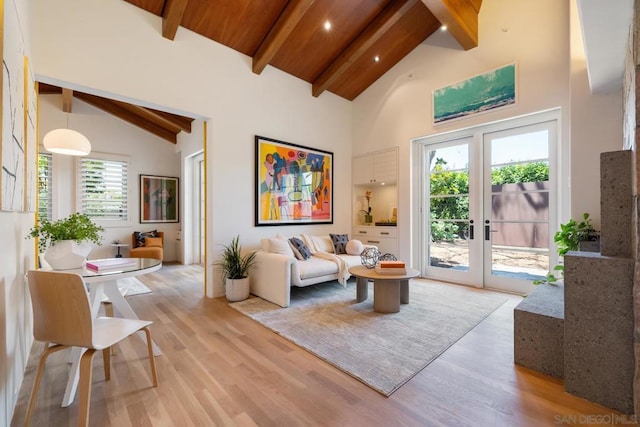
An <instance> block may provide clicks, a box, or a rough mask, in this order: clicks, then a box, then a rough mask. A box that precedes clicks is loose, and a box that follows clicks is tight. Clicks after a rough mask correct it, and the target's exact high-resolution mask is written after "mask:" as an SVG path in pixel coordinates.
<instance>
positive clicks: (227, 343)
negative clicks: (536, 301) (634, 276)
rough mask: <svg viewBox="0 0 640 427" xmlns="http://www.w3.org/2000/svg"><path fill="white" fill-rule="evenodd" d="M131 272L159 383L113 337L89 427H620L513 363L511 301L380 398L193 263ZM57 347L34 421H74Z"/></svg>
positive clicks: (20, 409)
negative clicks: (265, 322) (252, 311)
mask: <svg viewBox="0 0 640 427" xmlns="http://www.w3.org/2000/svg"><path fill="white" fill-rule="evenodd" d="M139 279H140V280H141V281H142V282H144V283H145V284H146V285H147V286H148V287H149V288H151V289H152V291H153V293H151V294H144V295H136V296H131V297H129V298H128V300H129V302H130V304H131V305H132V307H133V308H134V310H135V311H136V313H138V315H139V316H140V318H142V319H147V320H153V321H154V324H153V325H152V326H151V332H152V334H153V337H154V339H155V341H156V342H157V343H158V345H159V346H160V348H161V349H162V351H163V354H162V355H161V356H159V357H157V358H156V362H157V367H158V377H159V383H160V385H159V387H157V388H153V387H151V379H150V374H149V367H148V366H149V365H148V361H147V360H146V354H145V348H144V345H143V343H142V341H141V340H138V339H136V338H130V339H128V340H126V341H125V342H123V343H122V344H121V345H119V347H118V349H117V354H116V355H114V356H113V357H112V371H111V380H110V381H105V380H104V374H103V370H102V357H101V355H99V356H97V357H96V358H95V360H94V371H93V372H94V373H93V393H92V396H91V413H90V425H91V426H118V427H124V426H254V425H259V426H554V425H581V426H583V425H612V423H611V422H610V420H611V419H612V418H613V417H618V418H617V420H618V421H619V422H618V423H617V424H618V425H630V424H629V423H630V419H629V418H622V416H620V415H619V414H616V413H614V412H613V411H611V410H609V409H607V408H603V407H601V406H599V405H596V404H594V403H591V402H588V401H585V400H583V399H580V398H577V397H575V396H572V395H569V394H567V393H565V392H564V389H563V387H562V383H561V382H560V381H558V380H555V379H553V378H550V377H545V376H543V375H540V374H537V373H535V372H532V371H529V370H527V369H524V368H520V367H517V366H515V365H514V364H513V307H515V305H517V303H518V302H519V300H520V298H518V297H511V298H510V299H509V301H508V302H507V303H506V304H505V305H503V306H502V307H501V308H500V309H498V310H497V311H496V312H494V313H493V314H492V315H491V316H489V317H488V318H487V319H486V320H484V321H483V322H482V323H481V324H479V325H478V326H477V327H476V328H475V329H473V330H472V331H471V332H470V333H468V334H467V335H466V336H465V337H463V338H462V339H461V340H460V341H458V342H457V343H456V344H454V345H453V346H452V347H451V348H450V349H449V350H447V351H446V352H445V353H444V354H443V355H442V356H440V357H439V358H438V359H436V360H435V361H434V362H433V363H431V364H430V365H429V366H428V367H427V368H425V369H424V370H423V371H422V372H420V373H418V374H417V375H416V376H415V377H414V378H413V379H411V380H410V381H409V382H408V383H406V384H405V385H404V386H403V387H401V388H400V389H399V390H398V391H396V392H395V393H394V394H393V395H392V396H391V397H389V398H386V397H384V396H382V395H380V394H379V393H377V392H375V391H374V390H372V389H370V388H369V387H367V386H365V385H364V384H362V383H360V382H359V381H357V380H355V379H353V378H352V377H350V376H349V375H347V374H345V373H343V372H342V371H339V370H338V369H336V368H334V367H332V366H331V365H329V364H327V363H325V362H323V361H322V360H320V359H318V358H316V357H315V356H313V355H311V354H310V353H308V352H306V351H305V350H302V349H301V348H299V347H296V346H295V345H293V344H291V343H290V342H288V341H287V340H285V339H284V338H281V337H280V336H278V335H276V334H274V333H273V332H271V331H269V330H267V329H266V328H264V327H262V326H260V325H259V324H258V323H256V322H254V321H252V320H251V319H249V318H246V317H244V316H243V315H242V314H240V313H238V312H237V311H235V310H233V309H231V308H229V307H228V306H227V303H226V299H225V298H217V299H208V298H205V297H204V296H203V295H202V294H203V285H202V283H203V272H202V268H200V267H198V266H181V265H165V266H163V268H162V269H161V270H159V271H157V272H155V273H151V274H147V275H145V276H141V277H139ZM452 286H455V285H452ZM469 292H479V291H478V290H475V289H469ZM443 327H446V325H443ZM41 351H42V345H41V344H38V343H36V345H34V349H33V350H32V352H31V357H30V360H29V363H28V366H27V369H26V373H25V381H24V383H23V385H22V388H21V390H20V396H19V401H18V404H17V406H16V409H15V414H14V417H13V421H12V424H11V425H12V426H21V425H22V424H23V422H24V415H25V411H26V406H27V403H28V398H29V393H30V391H31V387H32V385H33V380H34V376H35V369H36V365H37V358H38V357H39V355H40V352H41ZM61 353H62V354H55V355H53V356H51V357H50V360H49V362H48V363H47V368H46V371H45V375H44V377H43V381H42V384H41V388H40V393H39V395H38V401H37V404H36V412H35V415H34V421H33V425H35V426H74V425H76V423H77V416H78V407H77V399H76V401H74V403H73V404H72V405H71V406H70V407H68V408H62V407H60V402H61V399H62V396H63V393H64V386H65V382H66V379H67V371H68V366H69V365H68V364H67V363H66V360H67V359H66V358H65V354H64V352H61ZM607 421H609V422H607ZM615 424H616V423H614V425H615Z"/></svg>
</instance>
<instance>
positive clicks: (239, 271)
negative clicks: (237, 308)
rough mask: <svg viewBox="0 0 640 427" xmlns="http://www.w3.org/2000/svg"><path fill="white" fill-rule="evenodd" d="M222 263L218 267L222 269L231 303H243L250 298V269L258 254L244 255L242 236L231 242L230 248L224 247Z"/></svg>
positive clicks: (253, 252)
mask: <svg viewBox="0 0 640 427" xmlns="http://www.w3.org/2000/svg"><path fill="white" fill-rule="evenodd" d="M222 246H223V248H224V249H223V251H222V253H221V259H220V261H218V262H216V265H217V266H218V267H220V269H221V271H222V276H223V277H224V279H225V293H226V295H227V299H228V300H229V301H242V300H245V299H247V298H248V297H249V291H250V286H249V269H250V268H251V266H252V265H253V264H254V263H255V261H256V260H255V258H256V252H255V251H252V252H248V253H246V254H244V255H243V254H242V247H241V246H240V236H236V237H234V238H233V239H232V240H231V244H229V245H228V246H226V245H222Z"/></svg>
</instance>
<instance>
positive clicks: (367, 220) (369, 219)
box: [364, 214, 373, 224]
mask: <svg viewBox="0 0 640 427" xmlns="http://www.w3.org/2000/svg"><path fill="white" fill-rule="evenodd" d="M372 222H373V215H369V214H366V215H365V216H364V223H365V224H371V223H372Z"/></svg>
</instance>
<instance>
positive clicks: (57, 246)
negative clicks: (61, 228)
mask: <svg viewBox="0 0 640 427" xmlns="http://www.w3.org/2000/svg"><path fill="white" fill-rule="evenodd" d="M92 249H93V245H92V244H91V243H89V242H82V243H76V242H75V241H74V240H59V241H57V242H56V243H54V244H53V246H49V248H48V249H47V250H46V251H45V253H44V259H45V261H47V263H49V265H50V266H51V268H53V269H54V270H71V269H74V268H80V267H82V264H83V263H84V261H85V260H86V259H87V257H88V256H89V253H91V250H92Z"/></svg>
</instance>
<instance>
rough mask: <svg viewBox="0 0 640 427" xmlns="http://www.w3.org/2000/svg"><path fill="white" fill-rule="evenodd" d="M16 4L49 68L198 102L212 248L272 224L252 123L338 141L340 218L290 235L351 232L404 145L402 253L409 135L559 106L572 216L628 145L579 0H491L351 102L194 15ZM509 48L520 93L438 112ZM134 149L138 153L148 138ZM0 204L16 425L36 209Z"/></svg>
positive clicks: (127, 92) (180, 104) (269, 131)
mask: <svg viewBox="0 0 640 427" xmlns="http://www.w3.org/2000/svg"><path fill="white" fill-rule="evenodd" d="M27 3H29V4H27ZM532 3H535V4H532ZM16 5H17V9H18V15H19V16H20V22H21V25H22V29H23V30H22V31H23V33H22V37H23V39H24V42H25V54H26V55H27V56H30V58H31V63H32V66H33V69H34V72H35V75H36V77H37V79H38V80H41V81H43V82H47V83H51V84H59V85H61V86H68V87H71V88H74V89H77V90H82V89H87V90H91V91H95V92H99V93H101V94H105V95H107V94H108V95H109V96H112V97H114V98H120V99H122V100H129V101H135V102H138V103H142V104H145V105H148V106H152V107H153V106H155V107H158V108H162V109H166V110H169V111H173V112H178V113H182V114H185V115H187V114H189V115H192V116H193V117H196V118H198V120H200V121H201V122H206V123H207V126H206V127H201V128H198V129H201V130H196V132H194V134H193V135H192V136H191V137H190V138H193V140H197V141H195V142H194V141H193V140H192V141H188V143H189V144H193V145H198V144H199V145H200V147H202V144H203V141H204V140H206V149H207V154H206V155H207V170H208V176H207V181H208V182H207V184H208V191H209V194H208V196H209V205H208V207H207V211H208V217H207V229H208V234H207V253H208V254H217V253H218V250H219V245H220V244H226V243H228V242H229V241H230V240H231V239H232V238H233V237H234V236H235V235H237V234H240V236H241V238H242V243H243V245H244V246H246V247H247V248H256V247H258V246H259V241H260V239H261V238H263V237H271V236H272V235H273V234H275V230H274V229H273V228H270V227H254V207H253V203H254V198H253V197H254V183H253V179H252V177H253V176H254V140H253V137H254V135H256V134H257V135H264V136H267V137H271V138H276V139H280V140H283V141H287V142H291V143H297V144H301V145H305V146H311V147H317V148H321V149H323V150H327V151H331V152H333V155H334V159H335V172H334V181H335V182H336V183H346V185H344V186H340V185H337V186H336V188H335V193H334V223H333V225H331V226H327V225H316V226H304V227H295V226H292V227H287V228H286V230H287V233H288V234H294V233H300V232H308V233H314V232H318V233H321V232H328V231H329V230H337V231H342V232H349V230H350V229H351V226H352V224H351V218H352V214H351V207H352V204H351V200H352V198H351V190H350V187H351V186H350V182H351V159H352V157H353V156H354V155H358V154H363V153H368V152H373V151H378V150H382V149H386V148H390V147H398V148H399V164H400V165H401V167H400V175H399V183H398V188H399V189H401V190H400V192H399V195H398V205H399V206H400V207H405V208H404V209H403V208H400V209H399V218H398V224H399V226H398V233H399V241H402V242H405V243H403V244H402V245H401V246H400V250H399V254H398V256H399V258H401V259H411V258H412V256H413V253H414V248H413V243H414V236H413V230H412V228H411V226H410V224H411V223H412V218H413V216H414V215H415V209H416V208H415V205H416V201H415V200H414V196H413V195H412V193H411V192H410V191H409V189H410V188H412V185H414V184H413V175H412V168H411V165H412V154H411V145H410V141H411V140H412V139H414V138H417V137H421V136H425V135H432V134H435V133H444V132H447V131H452V130H456V129H459V128H460V127H468V126H474V125H478V124H481V123H487V122H494V121H499V120H503V119H506V118H510V117H516V116H523V115H527V114H531V113H534V112H539V111H544V110H548V109H553V108H560V109H561V117H562V119H561V128H560V131H559V134H560V137H561V139H562V141H563V144H562V148H561V150H562V153H561V157H562V159H563V160H562V161H563V162H564V163H563V165H564V168H563V169H561V170H562V173H563V175H562V183H561V192H560V194H561V206H560V212H561V215H560V219H561V220H564V219H567V218H569V217H570V216H571V214H580V213H582V212H591V213H592V215H593V217H594V219H595V220H596V221H598V220H599V218H598V215H597V212H598V211H599V194H598V191H597V190H594V189H597V188H599V186H598V176H597V174H595V173H593V171H594V170H597V169H598V156H599V153H600V152H603V151H613V150H618V149H621V148H622V101H621V100H622V94H621V88H620V89H619V90H615V91H613V92H608V93H603V94H595V95H594V94H591V93H590V90H589V82H588V76H587V73H586V62H585V59H584V55H583V54H582V55H581V54H580V50H581V42H580V40H579V38H580V37H579V34H580V24H579V22H578V16H577V15H578V14H577V10H576V4H575V2H571V4H570V5H568V4H564V3H563V2H557V1H555V0H545V1H542V2H528V1H525V0H520V1H516V2H512V1H511V2H504V1H498V0H493V1H491V0H485V1H484V2H483V4H482V9H481V13H480V15H479V18H480V24H479V27H480V40H481V42H480V45H479V47H478V48H476V49H472V50H470V51H463V50H462V49H461V48H460V47H459V46H456V44H455V42H454V41H453V40H452V38H451V36H450V35H447V34H446V33H437V34H434V35H433V36H432V37H431V38H429V39H428V40H427V41H425V42H424V43H422V44H421V45H420V46H419V47H418V48H416V49H415V50H414V51H413V52H412V53H411V54H409V55H408V56H407V57H406V58H405V59H404V60H403V61H402V62H401V63H400V64H398V65H397V66H396V67H394V68H393V69H391V70H390V71H389V72H388V73H387V74H385V75H384V76H383V77H382V78H380V79H379V81H378V82H376V83H375V84H374V85H373V86H371V87H370V88H369V89H368V90H367V91H365V92H364V93H362V94H361V95H360V96H359V97H358V98H357V99H356V100H354V101H353V102H349V101H346V100H345V99H342V98H340V97H338V96H335V95H333V94H331V93H324V94H322V95H321V96H319V97H317V98H315V97H312V96H311V90H310V86H309V84H308V83H306V82H304V81H302V80H298V79H295V78H293V77H291V76H289V75H286V74H285V73H283V72H281V71H280V70H278V69H275V68H273V67H267V68H266V69H265V70H264V71H263V73H262V74H260V75H256V74H253V73H252V72H251V64H250V58H248V57H246V56H244V55H242V54H240V53H238V52H235V51H232V50H231V49H228V48H226V47H224V46H221V45H219V44H217V43H212V42H211V41H210V40H207V39H204V38H202V37H200V36H198V35H196V34H194V33H192V32H189V31H187V30H184V29H180V30H179V32H178V35H177V37H176V40H175V41H173V42H170V41H168V40H166V39H163V38H161V37H159V35H158V32H159V31H160V30H159V29H160V27H161V20H160V19H158V18H157V17H155V16H153V15H151V14H149V13H147V12H144V11H143V10H141V9H138V8H136V7H133V6H132V5H130V4H128V3H126V2H117V1H111V2H99V3H94V2H92V4H87V5H85V4H83V5H79V4H78V2H74V1H72V0H60V1H53V2H52V1H45V0H38V1H34V2H26V1H17V2H16ZM5 7H6V6H5ZM513 61H517V63H518V67H519V75H518V88H519V94H518V96H519V100H518V103H517V105H516V106H514V107H511V108H509V109H504V110H501V111H496V112H494V113H488V114H485V115H483V116H478V117H475V118H470V119H467V120H465V121H461V122H457V123H451V124H448V125H442V126H439V127H437V128H435V127H434V126H433V124H432V123H431V119H430V114H431V113H430V108H431V106H430V103H431V91H432V90H433V89H435V88H438V87H441V86H444V85H447V84H451V83H454V82H456V81H460V80H462V79H464V78H467V77H469V76H471V75H475V74H478V73H481V72H484V71H486V70H489V69H493V68H495V67H497V66H500V65H503V64H506V63H511V62H513ZM433 64H443V66H441V67H435V66H434V65H433ZM158 87H162V90H158ZM42 102H43V101H41V103H42ZM41 108H42V110H43V112H42V117H43V120H45V119H44V117H45V115H44V111H46V110H47V109H48V110H49V111H50V112H52V110H55V109H54V108H50V106H44V105H42V104H41ZM78 108H79V112H80V113H72V114H71V116H70V126H73V125H74V120H75V117H74V114H82V115H83V116H84V114H87V115H93V114H95V113H96V111H97V110H94V109H92V108H91V107H86V106H83V105H82V103H79V107H78ZM83 112H84V113H83ZM56 114H57V115H58V116H57V118H55V119H54V120H53V121H54V123H55V125H60V124H63V123H61V121H63V122H64V120H66V117H65V116H64V114H63V113H62V112H60V111H59V110H58V112H57V113H56ZM52 125H53V124H52ZM41 126H43V125H41ZM129 128H130V129H131V127H129ZM42 130H43V129H42ZM103 132H104V130H103ZM109 132H111V129H109ZM130 132H131V133H132V135H130V136H127V137H126V138H127V141H129V142H131V141H134V140H138V139H142V138H144V136H143V135H142V132H140V133H139V132H138V131H135V130H131V131H130ZM41 135H42V131H41ZM88 136H89V137H90V139H92V138H95V140H96V141H102V143H104V147H108V144H116V143H117V144H123V145H124V144H125V143H126V142H125V141H123V139H122V138H120V142H116V141H115V140H117V139H118V138H117V136H118V135H117V134H115V135H111V134H109V135H108V137H107V138H102V137H101V136H100V135H96V136H91V135H88ZM114 137H115V138H114ZM568 141H571V143H569V142H568ZM148 143H150V144H152V143H157V145H158V146H161V145H162V143H161V142H159V141H148ZM181 143H182V141H181V142H179V144H178V146H179V147H180V146H181V145H180V144H181ZM167 145H168V144H167ZM162 150H163V151H162V153H157V154H158V155H159V156H160V157H162V158H165V157H166V156H171V157H174V158H175V159H176V161H175V162H171V165H169V164H167V165H163V166H162V168H161V169H158V170H157V171H156V170H154V171H151V170H149V169H146V168H140V171H139V172H140V173H153V174H159V175H168V176H180V174H181V173H182V172H181V166H180V162H181V161H183V159H184V157H185V152H186V151H187V150H183V151H181V153H180V154H177V153H176V152H175V150H174V147H169V148H168V149H166V148H162ZM164 150H166V152H165V151H164ZM101 151H102V150H101ZM193 152H195V150H194V151H192V152H191V153H193ZM191 153H189V154H191ZM131 155H132V161H133V162H138V156H139V155H140V153H131ZM569 159H570V160H569ZM143 169H144V170H143ZM136 184H137V183H136ZM136 184H134V185H136ZM0 218H1V221H0V222H1V225H0V235H1V236H2V241H3V242H5V244H6V245H7V246H9V247H11V248H14V249H13V250H12V251H11V252H10V254H9V256H7V257H3V260H2V262H1V264H0V269H1V271H2V272H3V277H4V280H3V283H2V286H3V288H4V292H3V293H2V295H3V297H4V298H3V300H2V306H3V310H2V311H3V313H4V317H3V326H4V330H5V331H6V334H5V337H6V338H5V339H6V341H4V342H3V346H4V351H3V352H2V356H1V357H2V362H3V363H2V365H3V366H4V368H3V372H2V373H3V378H4V381H3V386H2V390H1V393H0V394H1V395H2V399H1V400H2V403H1V405H2V409H3V410H4V411H2V412H3V413H4V414H5V417H4V419H3V421H6V423H7V424H9V422H10V419H11V414H12V412H13V406H14V404H15V401H16V398H17V391H18V389H19V387H20V384H21V382H22V377H23V369H24V366H26V361H27V358H28V354H29V349H30V347H31V346H30V342H31V323H30V319H29V315H28V313H30V308H28V296H27V295H25V293H24V287H23V284H24V282H23V280H22V277H23V275H24V272H25V271H26V270H28V269H29V268H31V267H32V266H33V265H35V261H34V253H33V252H34V251H33V247H32V243H31V242H30V241H25V240H24V236H25V235H26V234H27V230H28V229H29V228H30V227H31V226H32V225H33V215H32V214H19V213H16V212H2V213H0ZM134 218H135V215H134ZM134 228H139V227H138V226H134ZM173 231H175V229H174V230H173ZM105 250H107V251H111V250H112V248H110V247H107V248H106V249H105ZM213 261H214V259H213V257H209V258H208V259H207V265H206V277H207V283H206V289H207V296H208V297H219V296H223V295H224V288H223V284H222V281H221V280H220V279H219V277H218V275H217V274H215V273H214V269H213V266H212V263H213ZM161 375H162V374H161Z"/></svg>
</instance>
